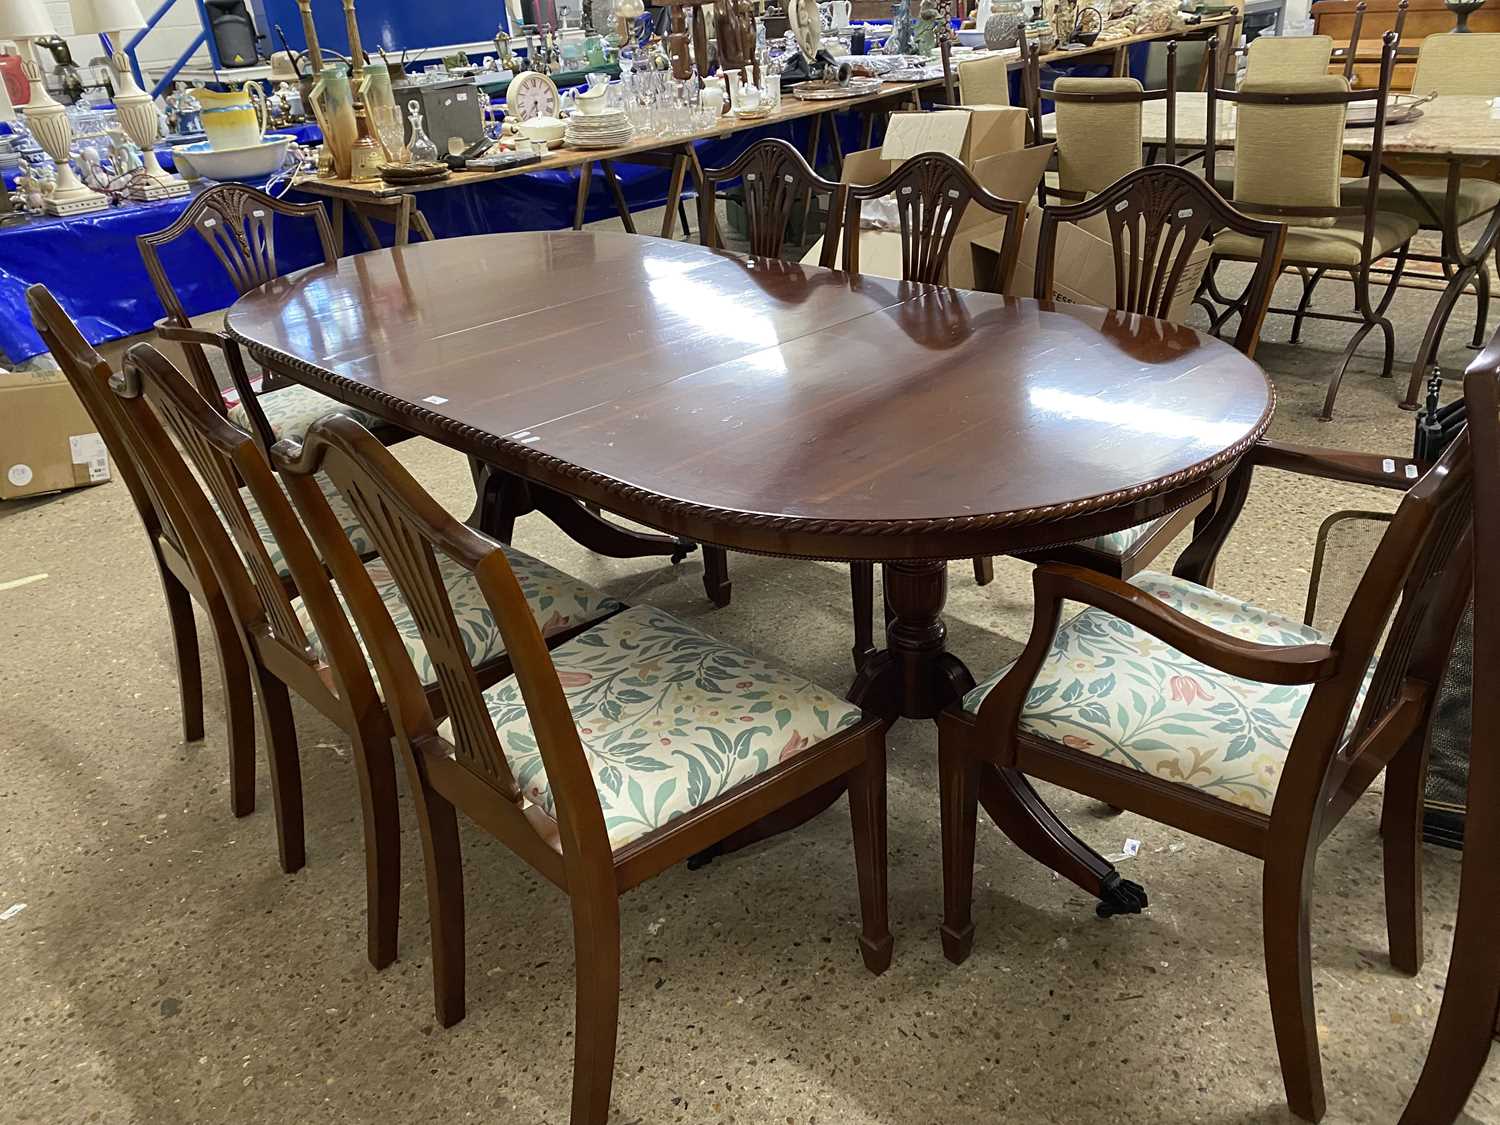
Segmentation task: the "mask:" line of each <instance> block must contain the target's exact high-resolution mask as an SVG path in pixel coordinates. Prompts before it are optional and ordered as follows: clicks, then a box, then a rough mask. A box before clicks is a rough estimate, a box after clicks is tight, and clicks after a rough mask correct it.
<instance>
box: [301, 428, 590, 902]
mask: <svg viewBox="0 0 1500 1125" xmlns="http://www.w3.org/2000/svg"><path fill="white" fill-rule="evenodd" d="M272 459H273V461H274V463H275V464H276V465H277V467H278V468H279V469H280V471H281V473H282V475H283V477H284V478H285V480H286V482H287V486H288V490H289V491H290V492H291V495H292V499H293V501H294V502H295V503H296V504H297V506H298V509H299V510H300V511H302V512H303V513H304V514H310V513H312V512H314V511H316V510H317V509H319V508H321V509H324V510H326V508H327V502H326V500H325V498H324V496H323V494H322V491H321V489H319V488H318V486H317V484H316V482H315V481H314V480H313V475H314V474H316V473H325V474H327V476H328V477H329V478H330V479H331V480H332V481H333V483H334V485H335V486H336V487H337V488H338V490H339V492H340V493H341V494H342V495H343V496H344V498H345V499H346V500H347V501H348V503H349V504H350V506H351V507H352V508H353V510H354V512H355V514H356V515H357V516H358V517H359V519H360V521H361V523H362V524H363V526H364V528H365V530H366V532H367V533H368V534H369V536H370V538H371V539H372V540H373V542H374V543H375V545H376V547H377V548H378V550H379V552H380V555H381V558H382V561H383V562H384V563H385V564H386V565H387V566H388V567H389V568H390V571H391V575H392V577H393V578H394V579H395V580H396V584H397V586H398V587H399V588H400V590H401V594H402V597H403V598H404V599H405V601H406V603H407V605H408V607H409V608H410V611H411V614H412V618H413V620H414V621H415V622H416V625H417V629H418V631H419V633H420V635H421V637H422V643H423V644H424V646H425V647H426V649H427V654H428V656H429V658H430V659H431V661H432V663H433V666H434V669H435V670H436V674H437V677H438V682H439V684H440V686H441V688H442V692H443V696H444V702H445V703H446V705H447V708H448V712H449V715H450V716H451V718H452V721H453V732H454V737H453V739H452V741H451V742H450V741H448V740H447V739H444V738H443V737H442V736H441V735H440V734H439V733H438V729H437V723H436V721H435V719H434V716H433V713H432V710H431V708H430V706H429V705H428V700H427V696H426V695H425V694H424V692H423V690H422V687H421V684H420V683H419V682H418V680H417V675H416V670H415V669H414V668H413V667H412V664H411V660H410V658H409V657H408V656H407V655H406V650H405V648H404V646H403V645H402V644H401V643H400V640H399V638H398V637H397V636H396V634H395V628H394V626H393V625H392V623H391V620H390V617H389V614H388V613H387V612H386V609H385V606H384V603H382V602H381V601H380V599H379V598H378V597H375V596H373V590H368V591H365V592H363V593H361V592H359V586H358V583H357V582H346V573H347V574H349V576H350V577H351V578H357V576H356V575H353V574H352V569H353V563H354V562H355V561H357V560H354V559H353V556H352V552H347V551H338V550H332V549H331V550H329V552H328V554H327V556H326V557H327V559H328V562H329V566H330V568H331V569H332V570H333V572H334V576H335V578H336V579H337V580H338V581H339V584H340V587H341V588H342V589H343V590H344V592H345V597H346V599H347V600H348V601H349V604H350V607H351V609H352V610H353V612H354V615H355V619H356V622H357V623H358V625H359V628H360V631H361V633H362V634H363V635H364V637H365V642H366V645H367V646H368V649H369V652H370V655H371V657H372V659H373V660H374V662H375V666H376V669H377V671H378V672H379V675H380V681H381V686H382V689H383V690H384V694H385V699H386V701H387V703H388V705H389V706H390V708H391V711H392V716H393V718H394V720H395V722H396V727H397V731H398V735H399V736H400V737H401V738H402V739H403V740H404V741H405V742H406V743H407V745H408V746H409V747H410V748H411V749H412V751H413V753H414V754H416V755H417V756H418V757H420V756H421V754H420V753H419V752H420V751H422V750H424V749H426V750H427V751H428V752H429V753H436V754H437V755H438V756H440V757H447V756H449V755H450V754H451V755H452V756H453V757H455V758H456V760H457V762H458V763H459V764H460V765H462V766H464V767H465V768H466V769H467V771H468V772H469V773H470V774H471V775H473V776H474V777H476V778H478V779H479V780H481V781H482V782H484V783H485V785H486V786H487V787H488V789H489V791H490V792H492V793H493V794H495V796H496V797H498V798H499V801H500V806H501V807H509V808H510V809H512V810H514V811H516V812H519V810H520V805H521V801H522V794H521V791H520V788H519V786H518V785H517V783H516V780H515V777H514V775H513V774H512V773H511V770H510V766H509V765H508V764H507V761H506V758H505V754H504V752H503V750H502V749H501V746H500V742H499V738H498V736H497V735H496V733H495V726H494V722H493V720H492V719H491V717H490V714H489V711H488V708H487V707H486V705H485V700H484V697H483V695H482V694H481V692H480V687H479V680H478V677H477V675H476V673H475V670H474V666H473V664H472V663H471V662H470V660H469V657H468V653H467V651H466V649H465V647H464V644H463V640H462V637H461V636H460V634H459V630H458V624H457V622H456V620H455V619H454V614H453V608H452V605H451V603H450V602H449V600H448V594H447V590H446V588H445V586H444V584H443V582H442V578H441V575H440V574H439V571H438V559H439V558H440V557H441V558H446V559H448V560H450V561H451V562H452V563H456V564H457V565H458V566H460V567H462V568H464V569H465V570H468V571H469V572H470V573H472V574H473V575H474V579H475V582H476V583H477V584H478V586H479V589H480V591H481V593H482V594H483V595H484V598H485V601H486V603H487V604H488V605H489V608H490V611H491V612H492V613H493V614H494V616H495V621H496V624H497V626H498V627H499V630H500V633H501V636H502V638H503V639H504V642H505V649H506V652H507V654H508V655H509V657H510V661H511V666H512V668H513V670H514V673H515V676H516V680H517V682H518V684H519V686H520V689H521V695H522V698H523V700H524V702H525V706H526V713H527V717H528V719H529V721H530V724H531V728H532V731H533V734H534V735H535V738H536V744H537V749H538V751H539V752H540V754H541V757H542V763H543V768H544V770H545V771H546V774H547V779H548V784H549V786H550V787H551V789H552V792H553V794H554V796H555V798H556V808H557V823H558V826H559V830H560V835H561V838H562V842H563V857H564V862H565V864H566V865H568V866H569V879H570V881H571V880H572V878H573V871H574V869H573V868H572V866H571V865H572V863H573V862H574V861H575V860H581V861H583V862H592V861H597V860H599V859H600V857H609V856H610V855H611V854H612V852H611V849H610V846H609V842H608V835H607V833H606V831H605V827H604V814H603V811H602V810H601V809H600V806H599V798H598V793H597V792H596V790H595V788H594V781H593V775H592V773H591V772H590V769H589V766H588V763H587V760H586V759H585V757H584V753H583V746H582V743H581V742H580V740H579V737H578V728H577V727H576V726H575V724H574V722H573V717H572V714H571V712H570V710H569V708H568V704H567V700H566V697H565V696H564V695H563V691H562V685H561V683H560V681H559V680H558V676H557V671H556V668H555V667H554V666H553V664H552V659H551V657H550V655H549V654H548V652H547V647H546V645H545V643H544V642H543V640H542V634H541V629H540V627H539V626H538V625H537V622H536V618H535V616H534V615H533V614H532V612H531V610H530V609H529V607H528V606H527V603H526V598H525V595H524V594H523V593H522V592H521V587H520V584H519V583H518V582H517V580H516V577H515V574H514V573H513V572H512V571H511V568H510V564H509V562H508V561H507V560H506V557H505V553H504V551H503V550H502V549H501V548H500V545H499V544H498V543H496V542H494V541H493V540H491V539H489V538H488V537H486V536H484V535H481V534H479V533H478V532H476V531H474V530H473V529H471V528H469V527H467V526H465V525H464V524H462V523H460V522H459V521H458V520H457V519H455V518H454V517H453V516H452V515H450V514H449V513H448V512H447V511H445V510H444V509H443V508H442V507H441V506H440V505H439V504H438V503H437V502H436V501H435V500H433V499H432V497H431V496H430V495H428V494H427V492H426V491H425V490H424V489H423V488H422V486H421V485H419V484H418V483H417V482H416V481H415V480H414V479H413V478H412V477H411V475H410V474H409V473H408V472H407V471H406V469H405V468H403V467H402V465H401V464H400V462H398V461H397V460H396V459H395V458H394V457H393V456H392V455H391V454H390V452H389V451H388V450H386V448H385V447H384V446H382V445H381V444H380V442H379V441H378V440H377V439H376V438H375V437H373V436H372V435H371V434H370V432H369V431H368V430H366V429H365V428H364V427H362V426H361V425H360V424H359V423H358V422H356V421H354V420H353V419H351V418H348V417H345V416H342V415H328V416H327V417H325V418H323V419H320V420H319V421H318V422H316V423H315V424H314V425H313V426H312V427H311V428H310V429H309V430H308V432H307V436H306V439H305V441H304V442H303V443H302V444H300V445H299V444H298V443H296V442H292V441H282V442H280V443H278V444H277V446H276V447H275V449H273V451H272ZM326 524H327V518H326V515H325V516H323V517H322V518H320V519H319V520H317V521H316V522H314V523H313V526H314V527H317V526H320V525H321V526H326ZM328 546H329V547H330V548H333V547H336V546H337V545H336V544H331V543H330V544H328ZM359 569H360V570H361V572H362V568H359ZM366 581H368V580H367V579H366ZM470 812H471V813H474V810H472V809H471V810H470ZM531 823H532V822H531V821H527V824H528V825H531ZM528 831H534V828H528Z"/></svg>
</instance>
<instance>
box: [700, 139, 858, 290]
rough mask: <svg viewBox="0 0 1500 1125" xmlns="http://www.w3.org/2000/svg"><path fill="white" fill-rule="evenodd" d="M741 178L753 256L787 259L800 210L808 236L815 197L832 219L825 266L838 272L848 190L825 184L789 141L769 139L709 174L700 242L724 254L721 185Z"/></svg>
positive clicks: (823, 260) (703, 197)
mask: <svg viewBox="0 0 1500 1125" xmlns="http://www.w3.org/2000/svg"><path fill="white" fill-rule="evenodd" d="M736 178H738V179H739V180H740V183H741V186H742V187H743V190H744V202H745V223H746V225H747V226H748V228H749V242H750V253H751V254H753V255H755V256H756V257H758V258H780V257H782V256H783V255H784V252H785V249H786V245H787V240H788V236H789V234H790V229H791V225H792V221H793V219H794V218H795V216H796V213H797V211H798V208H799V207H800V209H801V213H802V215H803V233H804V236H805V234H806V229H807V216H809V215H810V214H811V210H810V201H811V199H812V198H813V197H819V198H824V199H826V204H825V211H824V213H825V214H826V215H827V216H828V224H827V229H826V230H825V231H824V237H823V253H822V256H821V258H820V259H819V263H818V264H819V265H823V266H832V265H833V264H834V256H835V255H836V254H837V252H838V223H839V218H840V216H841V215H842V213H843V192H844V185H843V184H839V183H835V182H834V181H832V180H825V179H824V178H823V177H822V176H820V175H818V173H817V172H815V171H813V169H812V166H811V165H810V164H808V162H807V158H806V157H804V156H803V155H802V154H801V153H800V152H798V151H797V149H796V147H795V146H794V145H792V144H790V143H789V142H787V141H783V140H780V139H779V138H776V137H765V138H763V139H761V140H758V141H756V142H755V143H754V144H752V145H751V146H750V147H749V148H747V149H745V151H744V152H742V153H740V155H739V156H737V157H736V158H735V159H734V160H732V161H730V162H729V163H728V164H726V165H724V166H723V167H722V168H705V169H703V175H702V181H701V182H702V188H703V190H702V191H701V192H700V194H699V196H698V236H699V239H700V240H701V241H702V243H703V245H704V246H707V247H710V248H719V247H722V246H723V241H722V239H720V237H719V224H718V216H717V214H716V212H717V211H718V201H719V194H718V189H719V185H720V184H722V183H724V182H726V181H728V180H733V179H736Z"/></svg>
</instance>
